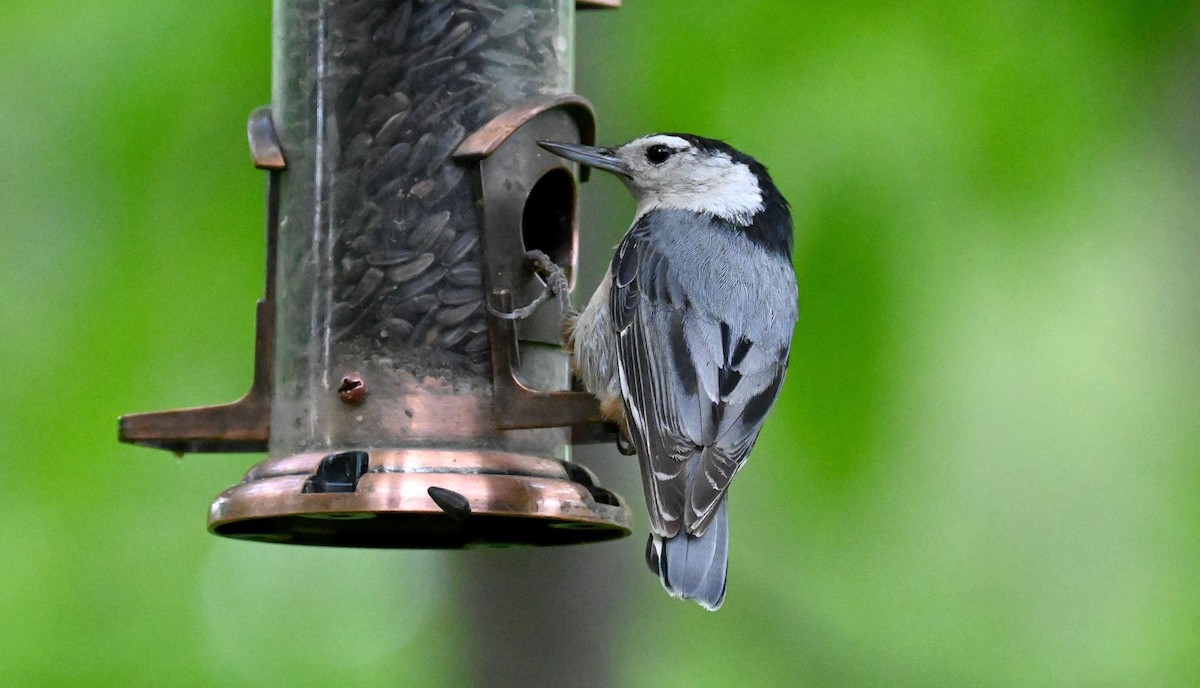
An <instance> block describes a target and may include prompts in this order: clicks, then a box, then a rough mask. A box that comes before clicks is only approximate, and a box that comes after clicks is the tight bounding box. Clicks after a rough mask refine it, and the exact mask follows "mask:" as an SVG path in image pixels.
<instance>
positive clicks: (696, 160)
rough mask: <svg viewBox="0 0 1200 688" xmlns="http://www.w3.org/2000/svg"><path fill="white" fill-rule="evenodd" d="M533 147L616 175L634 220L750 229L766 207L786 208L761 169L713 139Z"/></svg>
mask: <svg viewBox="0 0 1200 688" xmlns="http://www.w3.org/2000/svg"><path fill="white" fill-rule="evenodd" d="M538 145H540V146H541V147H542V148H545V149H546V150H548V151H550V152H551V153H554V154H556V155H559V156H562V157H564V158H566V159H568V160H574V161H575V162H578V163H580V164H581V165H587V166H589V167H594V168H596V169H600V170H605V171H608V172H612V173H613V174H616V175H617V176H618V177H620V178H621V180H622V181H624V182H625V185H626V186H627V187H629V190H630V191H632V192H633V195H634V198H635V199H637V204H638V215H639V216H641V215H644V214H645V213H647V212H650V211H651V210H655V209H658V208H663V209H679V210H689V211H692V212H698V213H711V214H712V215H715V216H717V217H720V218H721V219H724V220H728V221H730V222H734V223H736V224H738V225H749V224H751V223H752V222H753V221H754V218H755V216H756V215H758V214H759V213H761V212H763V210H764V209H765V208H768V206H770V205H771V204H783V205H784V207H785V208H786V202H785V201H784V200H783V197H782V196H780V194H779V191H778V190H776V189H775V185H774V184H773V183H772V182H771V178H770V176H769V175H768V174H767V170H766V168H764V167H763V166H762V165H761V164H759V163H758V161H756V160H755V159H754V158H752V157H750V156H748V155H746V154H745V153H742V152H740V151H738V150H737V149H735V148H733V147H731V146H729V145H728V144H725V143H723V142H721V141H716V140H714V139H706V138H703V137H700V136H693V135H691V134H651V135H650V136H643V137H641V138H639V139H634V140H633V141H630V142H629V143H626V144H624V145H621V146H617V147H615V148H596V147H593V146H583V145H579V144H574V143H554V142H550V141H540V142H539V143H538Z"/></svg>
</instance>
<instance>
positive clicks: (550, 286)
mask: <svg viewBox="0 0 1200 688" xmlns="http://www.w3.org/2000/svg"><path fill="white" fill-rule="evenodd" d="M525 258H526V259H528V260H529V262H530V263H531V264H532V265H533V269H534V272H536V273H537V274H538V276H539V277H541V278H542V280H543V281H544V282H545V284H544V285H543V286H542V293H541V294H538V296H537V298H535V299H534V300H533V301H531V302H530V303H529V304H528V305H526V306H522V307H520V308H515V309H513V310H512V311H511V312H509V313H505V312H503V311H499V310H496V309H495V308H493V307H492V304H491V303H485V304H484V305H486V306H487V310H488V313H491V314H492V315H493V316H495V317H497V318H500V319H501V320H524V319H525V318H528V317H529V316H531V315H533V312H534V311H536V310H537V309H538V307H539V306H541V305H542V304H543V303H545V302H546V301H548V300H550V297H551V296H554V297H556V298H557V299H558V304H559V307H560V308H561V309H562V311H563V313H564V314H570V313H572V312H573V309H572V308H571V294H570V290H571V285H570V282H569V281H568V280H567V271H566V270H564V269H563V268H562V267H561V266H559V265H558V264H557V263H555V262H554V261H553V260H551V259H550V256H548V255H546V254H545V252H543V251H539V250H537V249H534V250H532V251H526V252H525Z"/></svg>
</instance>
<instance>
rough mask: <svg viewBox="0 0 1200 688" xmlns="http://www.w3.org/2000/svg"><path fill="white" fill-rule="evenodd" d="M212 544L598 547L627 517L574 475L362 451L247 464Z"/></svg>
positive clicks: (494, 456)
mask: <svg viewBox="0 0 1200 688" xmlns="http://www.w3.org/2000/svg"><path fill="white" fill-rule="evenodd" d="M208 529H209V530H210V531H211V532H213V533H215V534H218V535H224V536H226V537H233V538H240V539H244V540H257V541H263V542H280V543H290V544H307V545H329V546H336V547H381V548H397V547H404V548H449V549H457V548H464V547H472V546H479V547H483V546H487V547H496V546H508V545H560V544H571V543H578V542H600V541H604V540H612V539H616V538H620V537H624V536H626V535H628V534H629V532H630V525H629V509H628V507H626V505H625V504H624V502H623V500H622V499H621V498H620V497H619V496H617V495H616V494H614V493H612V492H609V491H608V490H605V489H604V488H602V487H599V485H598V484H597V481H596V478H595V476H594V475H593V474H592V473H591V471H589V470H588V469H586V468H584V467H583V466H580V465H578V464H573V463H568V462H563V461H557V460H554V459H544V458H537V457H530V456H526V455H521V454H513V453H508V452H487V451H483V452H481V451H478V450H472V451H456V450H437V449H403V450H377V449H374V450H373V449H362V450H352V451H342V452H337V453H333V454H323V453H313V454H300V455H297V456H291V457H287V458H284V459H277V460H270V461H265V462H263V463H260V464H258V465H257V466H255V467H254V469H252V470H251V471H250V473H248V474H247V475H246V477H245V479H244V480H243V481H242V482H241V483H239V484H238V485H235V486H233V487H231V488H229V489H227V490H225V491H224V492H222V493H221V495H220V496H218V497H217V499H216V501H215V502H214V503H213V505H212V508H211V509H210V511H209V517H208Z"/></svg>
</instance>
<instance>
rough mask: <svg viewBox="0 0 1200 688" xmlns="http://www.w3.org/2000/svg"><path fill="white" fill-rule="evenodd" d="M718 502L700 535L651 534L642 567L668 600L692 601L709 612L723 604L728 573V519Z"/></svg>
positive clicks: (723, 500) (723, 504)
mask: <svg viewBox="0 0 1200 688" xmlns="http://www.w3.org/2000/svg"><path fill="white" fill-rule="evenodd" d="M726 501H727V500H726V499H725V498H722V499H721V503H720V505H719V506H718V507H717V512H716V514H715V515H714V516H713V518H712V521H711V522H710V523H709V524H708V528H707V529H706V530H705V531H704V534H703V535H692V534H690V533H686V532H685V531H684V529H682V528H680V530H679V533H678V534H677V535H675V536H674V537H669V538H663V537H662V536H660V535H657V534H651V535H650V539H649V540H648V541H647V542H646V564H647V565H649V567H650V570H651V571H652V572H654V573H656V574H658V577H659V579H661V580H662V584H663V587H664V588H666V590H667V592H669V593H671V596H672V597H682V598H683V599H687V600H695V601H696V602H697V603H699V605H700V606H701V607H704V608H705V609H708V610H710V611H716V610H718V609H720V608H721V603H722V602H724V601H725V579H726V576H727V574H728V571H729V515H728V512H727V511H726V506H725V505H726Z"/></svg>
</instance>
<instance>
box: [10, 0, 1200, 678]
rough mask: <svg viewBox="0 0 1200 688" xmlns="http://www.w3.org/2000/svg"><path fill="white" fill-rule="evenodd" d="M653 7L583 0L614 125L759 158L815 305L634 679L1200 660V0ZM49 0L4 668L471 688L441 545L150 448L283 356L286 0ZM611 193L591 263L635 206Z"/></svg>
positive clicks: (582, 67) (28, 53)
mask: <svg viewBox="0 0 1200 688" xmlns="http://www.w3.org/2000/svg"><path fill="white" fill-rule="evenodd" d="M626 4H627V6H626V7H625V8H623V9H621V10H619V11H616V12H597V13H590V14H587V15H583V16H581V17H580V19H579V30H578V37H579V49H578V63H579V68H578V81H579V90H580V91H581V92H582V93H584V94H585V95H587V96H589V97H590V98H591V99H592V100H593V102H594V103H595V104H596V106H597V109H598V111H599V115H600V120H601V132H600V134H601V138H602V139H603V140H604V141H605V142H609V143H614V142H620V141H624V140H627V139H629V138H632V137H634V136H637V135H640V134H642V133H646V132H648V131H653V130H668V131H694V132H696V133H701V134H705V135H710V136H718V137H723V138H726V139H727V140H729V141H730V142H731V143H732V144H734V145H736V146H738V147H740V148H743V149H744V150H746V151H748V152H750V153H752V154H754V155H756V156H758V157H759V158H760V159H761V160H762V161H763V162H764V163H766V164H767V165H768V166H769V167H770V168H771V171H772V173H773V174H774V175H775V178H776V180H777V181H778V182H779V185H780V186H781V188H782V189H783V190H784V192H785V194H786V195H787V196H788V197H789V198H790V199H791V201H792V204H793V206H794V210H795V215H796V218H797V228H798V243H797V249H796V265H797V269H798V273H799V277H800V284H801V294H802V308H801V324H800V326H799V328H798V330H797V337H796V345H795V350H794V352H793V354H792V367H791V373H790V375H789V378H788V384H787V386H786V389H785V392H784V398H783V400H782V402H781V404H780V407H779V408H778V409H777V410H776V412H775V413H774V414H773V416H772V417H771V419H770V421H769V422H768V425H767V429H766V431H765V433H764V435H763V437H762V439H761V441H760V442H759V447H758V449H757V450H756V453H755V455H754V459H753V460H752V461H751V463H750V465H749V467H748V468H747V470H746V471H745V472H744V473H743V474H742V476H741V477H740V478H739V479H738V485H737V488H736V489H735V490H734V494H733V502H732V506H731V510H732V514H733V533H734V535H733V553H732V558H733V563H732V569H731V576H730V582H729V597H728V601H727V604H726V606H725V608H724V609H723V610H722V611H721V612H719V613H718V614H715V615H713V614H706V613H704V612H702V611H700V610H699V609H697V608H694V607H693V606H692V605H686V604H682V603H676V602H672V601H671V600H668V599H666V598H665V597H664V596H663V594H662V591H661V590H660V589H659V588H658V586H657V583H655V582H654V580H653V579H652V578H651V577H650V576H649V575H648V574H645V572H644V571H641V570H638V571H636V573H631V574H630V575H629V576H628V577H627V578H626V579H623V580H622V581H618V583H620V584H621V585H625V586H628V593H627V596H626V598H625V599H624V601H623V604H621V605H618V606H617V607H615V608H614V610H613V612H612V613H613V614H614V615H615V616H616V617H617V618H618V619H620V621H619V625H620V626H622V627H623V628H621V630H620V632H619V633H617V634H615V635H614V636H613V637H611V638H606V639H602V642H603V643H605V644H606V645H607V646H608V648H609V653H610V658H611V663H612V665H613V672H614V674H615V676H616V677H617V678H618V680H619V682H620V683H622V684H624V685H668V686H675V685H678V686H685V685H686V686H697V685H793V686H804V685H813V686H828V685H836V686H858V685H863V686H867V685H888V686H930V685H947V686H961V685H970V686H997V687H999V686H1029V685H1038V686H1085V685H1086V686H1107V685H1111V686H1127V685H1155V686H1189V685H1196V684H1197V683H1200V663H1198V662H1197V660H1196V658H1197V657H1200V640H1198V639H1200V621H1198V620H1200V592H1197V590H1198V587H1197V585H1196V581H1197V580H1198V579H1200V565H1198V562H1200V545H1197V541H1198V539H1197V536H1198V535H1200V501H1198V500H1197V499H1196V497H1195V495H1194V492H1195V487H1196V485H1197V484H1198V478H1200V464H1198V463H1197V461H1196V459H1197V458H1198V457H1200V432H1198V431H1197V423H1196V419H1197V418H1200V345H1198V344H1200V273H1198V272H1197V270H1196V265H1197V264H1200V229H1198V226H1197V217H1200V197H1198V195H1197V193H1196V182H1197V176H1196V175H1197V152H1198V150H1200V143H1198V142H1200V136H1198V134H1197V132H1198V131H1200V130H1198V128H1197V122H1200V111H1198V108H1197V101H1196V98H1195V86H1196V84H1197V83H1198V82H1200V63H1198V62H1197V61H1196V57H1195V56H1196V54H1197V52H1198V50H1200V32H1198V31H1197V26H1200V23H1198V21H1197V20H1198V19H1200V12H1198V11H1197V7H1196V6H1195V4H1194V3H1187V4H1183V3H1157V4H1154V5H1150V4H1147V3H1143V2H1137V3H1133V2H1128V3H1124V4H1121V3H1082V2H1072V3H1066V4H1062V3H1058V4H1055V3H1043V4H1037V3H1011V2H1007V3H1004V2H967V3H939V2H920V3H909V4H908V5H892V4H886V3H867V4H862V3H826V4H823V5H820V6H818V7H800V6H797V5H796V3H793V2H783V1H782V0H780V1H776V2H758V1H750V0H745V1H743V2H732V1H731V2H720V3H695V2H646V1H645V0H629V1H628V2H627V3H626ZM9 5H13V6H10V7H6V8H5V10H4V21H3V22H0V75H2V76H0V83H2V84H3V88H0V122H3V127H2V128H0V217H2V218H3V221H2V224H0V227H2V229H0V231H2V232H3V235H2V236H3V244H2V246H3V250H2V251H0V288H2V289H3V293H5V294H6V295H7V296H6V297H5V298H3V299H0V314H3V316H4V317H3V319H2V320H3V322H4V323H6V325H7V326H6V331H5V334H4V336H3V337H0V374H2V375H0V379H3V380H4V381H5V382H6V385H5V390H4V392H3V393H0V455H2V456H4V457H5V458H4V460H3V464H2V465H3V466H4V468H5V478H6V479H5V480H4V481H3V485H2V486H0V552H2V553H3V555H2V556H0V581H3V585H0V628H3V629H4V630H5V634H4V636H5V637H4V643H3V649H0V683H2V684H4V685H22V686H34V685H55V686H60V685H87V686H94V685H108V684H113V685H123V686H139V685H145V686H159V685H180V686H182V685H215V684H223V685H271V686H274V685H330V684H345V685H395V684H400V685H421V686H437V685H447V686H448V685H461V684H462V683H463V682H464V680H465V679H464V676H466V675H467V669H466V668H465V666H464V663H465V662H468V661H469V658H470V657H471V652H472V651H471V647H470V643H469V642H468V641H467V640H466V634H467V632H468V630H467V627H468V626H469V625H468V624H466V623H465V620H464V619H463V617H462V613H461V612H460V611H459V606H458V604H457V602H456V600H455V599H454V598H453V597H452V595H453V590H452V586H451V585H450V584H449V583H447V582H446V580H445V578H446V577H445V575H444V574H442V573H441V565H442V563H443V562H444V561H445V560H444V559H443V557H441V556H440V555H436V554H428V553H374V552H336V553H333V552H330V551H323V550H298V549H290V548H286V547H276V546H267V545H252V544H245V543H238V542H230V541H224V540H220V539H218V538H213V537H210V536H207V535H205V534H204V533H203V522H204V509H205V508H206V506H207V504H208V503H209V501H210V500H211V498H212V496H213V495H215V494H216V493H217V492H219V491H220V490H221V489H223V488H224V487H226V486H228V485H230V484H232V483H233V482H235V481H236V480H238V479H239V478H240V476H241V474H242V473H243V472H244V471H245V469H246V468H247V467H248V465H249V463H250V462H251V460H250V459H249V458H248V457H245V456H241V457H239V456H195V457H188V458H187V459H185V460H182V461H178V460H175V459H173V458H171V457H169V456H168V455H165V454H162V453H158V452H152V451H150V450H144V449H137V448H132V447H128V446H123V445H118V444H117V443H116V442H115V420H116V417H117V416H118V415H119V414H121V413H126V412H131V411H138V410H152V409H163V408H175V407H180V406H188V405H194V404H201V403H216V402H223V401H228V400H231V399H233V398H236V397H237V396H238V395H240V394H241V393H242V392H243V391H244V390H245V387H246V385H247V384H248V382H249V374H250V367H251V355H252V351H251V339H252V332H253V303H254V300H255V299H256V298H258V296H259V294H260V293H261V278H262V276H261V270H262V258H263V257H262V230H261V207H262V185H263V182H262V177H261V173H259V172H256V171H255V170H253V169H252V168H251V166H250V164H249V160H248V155H247V153H246V146H245V139H244V122H245V117H246V115H247V113H249V112H250V110H251V109H253V108H254V107H256V106H258V105H260V104H263V103H265V102H266V101H267V100H268V99H269V97H270V96H269V69H268V59H269V51H270V7H269V5H268V3H265V2H259V3H245V2H229V1H227V0H221V1H218V2H209V3H169V2H167V3H164V2H150V1H148V0H124V1H117V0H94V1H86V0H85V1H83V2H77V3H73V4H71V5H70V6H67V5H65V4H62V3H32V2H26V3H9ZM584 203H585V211H586V213H585V214H586V216H587V219H586V221H585V231H586V232H587V233H588V241H589V242H590V246H589V249H590V252H589V253H588V254H587V255H585V261H588V263H589V265H588V266H587V268H586V269H585V270H584V279H582V280H581V285H580V286H581V290H583V291H586V290H588V289H590V288H591V285H592V284H593V283H594V281H595V279H597V278H598V276H599V274H600V273H601V271H602V270H603V265H604V262H605V261H606V260H607V257H606V256H605V255H604V253H605V252H606V251H607V250H608V247H610V246H611V245H612V244H613V243H615V241H616V240H617V237H618V236H619V234H620V232H621V231H623V229H624V227H625V225H626V224H627V222H628V218H629V215H630V213H631V210H632V207H631V203H630V202H629V200H628V199H627V198H626V197H625V195H624V192H623V190H621V189H620V188H619V185H617V184H614V183H612V182H611V180H607V179H597V180H596V181H594V182H592V183H591V184H589V186H588V188H587V190H586V193H585V197H584ZM578 299H579V297H578V296H577V300H578ZM621 465H624V466H628V464H616V466H621ZM614 470H616V469H615V468H614ZM626 494H627V496H628V497H630V498H631V501H635V502H636V501H637V500H638V499H640V495H638V494H636V492H630V491H628V490H626ZM635 513H636V514H637V516H636V517H637V518H640V517H641V516H640V511H637V512H635ZM634 540H640V536H635V538H632V539H631V540H630V541H628V542H626V543H622V545H621V546H620V549H619V550H612V551H617V552H619V555H620V556H622V557H626V556H627V557H628V558H629V559H630V560H631V562H632V563H631V566H633V567H636V568H637V569H641V564H640V561H638V559H639V557H640V553H639V550H640V544H641V543H640V541H639V542H635V541H634ZM340 581H367V582H368V583H367V589H368V590H369V591H370V594H369V595H368V594H364V595H362V596H355V595H349V596H347V597H346V601H345V602H344V603H341V604H338V605H336V606H327V605H324V604H323V603H322V599H323V598H322V597H321V596H320V594H318V593H319V592H320V591H321V590H323V589H324V587H323V586H326V585H329V584H331V583H332V584H334V585H341V584H342V583H340ZM401 590H403V591H404V592H403V594H401V593H400V592H399V591H401ZM393 592H394V593H395V594H393ZM364 635H365V638H364V637H363V636H364ZM581 642H582V641H581ZM318 646H319V647H320V648H322V649H320V650H317V649H315V648H316V647H318ZM585 684H586V682H585Z"/></svg>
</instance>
